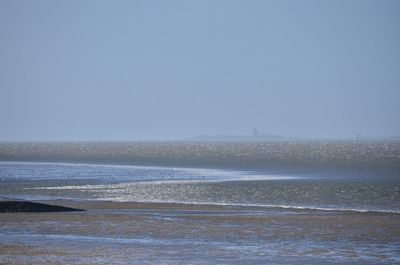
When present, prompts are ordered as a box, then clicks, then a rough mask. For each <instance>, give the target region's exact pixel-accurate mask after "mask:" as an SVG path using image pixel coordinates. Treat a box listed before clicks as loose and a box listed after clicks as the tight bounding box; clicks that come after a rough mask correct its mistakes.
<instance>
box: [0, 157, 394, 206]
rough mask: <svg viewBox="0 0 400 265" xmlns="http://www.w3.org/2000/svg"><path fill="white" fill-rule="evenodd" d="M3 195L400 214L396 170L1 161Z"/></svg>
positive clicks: (0, 176)
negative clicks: (274, 169) (288, 171)
mask: <svg viewBox="0 0 400 265" xmlns="http://www.w3.org/2000/svg"><path fill="white" fill-rule="evenodd" d="M0 181H1V184H2V185H1V188H0V195H1V196H3V197H14V198H16V197H17V198H30V199H32V198H35V199H51V198H54V199H55V198H72V199H98V200H111V201H137V202H178V203H198V204H219V205H242V206H245V205H249V206H251V205H253V206H265V207H284V208H291V207H293V208H308V209H326V210H354V211H382V212H400V177H399V176H397V175H396V174H383V173H381V174H379V173H376V172H375V173H369V174H367V173H364V174H361V173H356V172H353V173H352V172H337V173H335V172H332V171H330V172H320V173H319V174H318V173H315V172H314V173H313V174H304V173H303V174H301V175H295V174H279V173H276V172H275V173H274V174H271V173H268V172H265V171H259V172H254V171H234V170H216V169H190V168H163V167H136V166H111V165H109V166H105V165H82V164H54V163H11V162H3V163H0Z"/></svg>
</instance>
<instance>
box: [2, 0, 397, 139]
mask: <svg viewBox="0 0 400 265" xmlns="http://www.w3.org/2000/svg"><path fill="white" fill-rule="evenodd" d="M399 14H400V1H396V0H394V1H378V0H376V1H367V0H360V1H356V0H352V1H349V0H343V1H322V0H316V1H282V0H279V1H248V0H242V1H232V0H226V1H222V0H211V1H205V0H199V1H186V0H182V1H152V0H150V1H149V0H145V1H133V0H132V1H111V0H110V1H97V0H96V1H87V0H86V1H71V0H65V1H53V0H49V1H40V0H39V1H28V0H27V1H18V0H17V1H15V0H7V1H6V0H0V141H1V140H2V141H9V140H146V139H147V140H148V139H177V138H187V137H191V136H196V135H200V134H210V135H214V134H231V135H245V134H251V130H252V129H253V128H254V127H256V128H258V130H259V131H260V132H261V133H276V134H284V135H297V136H311V137H347V136H354V135H356V134H365V135H368V134H372V135H377V136H390V135H400V15H399Z"/></svg>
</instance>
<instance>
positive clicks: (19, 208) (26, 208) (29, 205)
mask: <svg viewBox="0 0 400 265" xmlns="http://www.w3.org/2000/svg"><path fill="white" fill-rule="evenodd" d="M74 211H84V210H81V209H75V208H69V207H64V206H57V205H50V204H44V203H37V202H29V201H0V212H3V213H7V212H14V213H16V212H74Z"/></svg>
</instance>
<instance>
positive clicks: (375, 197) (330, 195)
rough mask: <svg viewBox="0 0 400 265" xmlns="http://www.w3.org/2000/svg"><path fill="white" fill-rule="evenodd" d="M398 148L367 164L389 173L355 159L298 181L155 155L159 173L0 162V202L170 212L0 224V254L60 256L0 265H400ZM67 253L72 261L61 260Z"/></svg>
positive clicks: (113, 165)
mask: <svg viewBox="0 0 400 265" xmlns="http://www.w3.org/2000/svg"><path fill="white" fill-rule="evenodd" d="M378 145H379V143H378ZM211 146H212V145H211ZM224 146H225V144H224ZM398 146H399V144H398V143H396V145H395V148H392V149H390V148H389V149H387V148H386V147H385V148H383V149H384V150H386V151H387V152H389V154H390V155H389V156H386V158H388V157H389V159H386V160H385V157H384V159H382V156H384V155H379V154H378V155H377V154H372V156H373V157H381V162H382V161H384V162H385V161H386V162H387V161H391V163H390V164H389V166H388V167H387V168H385V166H381V167H379V166H380V165H387V164H388V163H386V162H385V163H386V164H385V163H383V162H382V163H381V164H379V163H380V161H378V160H376V159H375V162H376V161H378V162H376V163H375V162H371V164H374V163H375V164H374V165H378V166H375V167H373V168H369V167H368V166H365V165H364V164H362V162H363V161H361V160H360V159H359V160H357V163H358V164H357V165H358V166H357V167H343V166H337V167H336V168H335V165H337V163H336V164H335V163H333V164H332V166H330V167H326V168H321V167H311V169H312V170H305V169H307V167H308V168H310V167H309V163H308V162H307V163H306V164H305V166H304V167H302V169H301V170H296V169H295V168H294V167H287V166H282V165H280V166H279V165H278V166H273V167H271V168H269V167H268V166H265V167H255V166H254V167H253V166H252V164H249V166H247V167H236V168H235V167H232V166H229V163H221V164H220V166H218V165H217V166H216V165H215V164H213V163H212V160H213V157H211V158H210V159H209V160H207V161H208V164H206V165H205V166H202V167H200V166H193V165H195V164H193V163H192V164H190V163H187V160H185V162H186V163H182V166H177V165H175V164H174V163H171V164H172V165H171V166H168V165H166V164H168V163H166V161H167V162H168V161H172V160H168V157H167V158H165V157H166V156H162V155H160V157H162V159H161V158H160V161H162V163H161V162H160V163H159V164H160V166H156V165H140V163H138V164H139V165H129V164H127V163H126V160H121V161H122V162H124V163H121V164H118V161H116V160H110V161H109V163H108V162H107V161H106V160H105V159H99V158H98V157H97V160H95V161H89V160H88V159H76V160H75V161H66V162H63V161H61V160H63V159H62V157H61V158H60V154H59V153H57V154H56V155H55V156H54V161H51V160H52V159H51V157H46V158H45V159H43V157H41V159H38V161H36V162H33V161H15V160H18V159H8V160H14V161H3V162H0V200H3V201H5V200H30V201H44V202H46V203H49V202H50V203H51V202H53V203H54V204H57V203H58V202H62V201H73V202H75V205H77V206H79V203H80V202H81V203H82V205H84V203H88V202H91V203H101V202H108V203H114V204H118V203H121V204H124V205H127V204H129V203H145V204H149V205H150V204H151V203H155V204H173V205H176V206H174V208H173V210H171V209H164V210H163V209H161V210H160V209H158V210H154V209H150V208H151V207H150V208H149V209H125V210H124V209H120V208H121V207H118V211H116V210H110V209H108V210H101V209H97V210H91V211H87V212H82V213H74V214H71V216H72V217H68V218H66V220H63V221H62V220H61V221H60V220H59V219H57V218H58V217H57V218H56V216H57V215H33V217H32V215H21V214H20V215H18V214H16V215H15V214H14V215H5V214H0V234H1V237H0V246H1V245H3V246H7V248H10V246H18V248H20V246H24V247H27V246H31V247H35V248H43V247H44V246H51V248H52V249H55V252H56V253H58V254H52V255H50V256H51V257H49V255H47V254H43V255H39V254H37V253H38V252H37V250H35V251H36V252H34V253H36V254H35V255H33V254H29V255H28V254H26V256H24V255H22V256H21V255H20V256H15V255H13V254H12V253H15V251H14V252H7V251H5V250H4V249H3V250H2V249H1V248H0V263H1V262H7V263H9V262H11V263H13V261H17V262H16V264H25V263H24V260H25V261H29V260H30V261H35V262H38V263H43V264H46V262H48V261H50V263H48V264H51V263H60V264H69V262H73V263H74V264H87V263H90V264H109V263H115V264H300V263H306V264H355V263H357V264H400V174H399V170H398V169H397V167H396V165H397V161H398V160H399V159H400V158H399V157H398V154H397V152H398V150H399V148H398ZM7 148H9V147H7ZM52 148H53V147H52ZM190 148H193V147H190ZM190 148H189V149H190ZM207 148H208V149H207V150H209V149H210V148H209V146H208V147H207ZM296 148H297V147H296ZM368 148H369V147H368ZM368 148H367V151H371V149H368ZM374 148H375V147H374V146H373V147H372V150H373V149H374ZM289 149H290V148H289ZM378 149H379V148H378ZM7 150H10V149H7ZM362 150H364V151H365V149H362ZM388 150H389V151H388ZM393 150H394V151H393ZM0 151H1V150H0ZM96 152H99V151H98V150H97V151H96ZM222 153H223V152H222ZM57 155H58V157H57ZM69 155H70V154H69ZM169 155H171V154H169ZM247 155H248V154H247ZM301 155H302V156H304V154H301ZM106 156H107V154H105V157H106ZM110 156H112V154H110ZM167 156H168V152H167ZM306 156H307V155H306ZM353 156H355V157H358V158H359V157H360V156H357V152H356V155H354V154H353ZM370 156H371V155H370ZM0 157H1V152H0ZM30 158H32V156H31V157H30ZM174 159H175V160H174V161H176V158H174ZM197 159H200V160H201V159H203V160H204V159H205V158H204V154H203V155H202V156H201V157H200V156H199V157H198V158H197ZM20 160H22V159H20ZM31 160H32V159H31ZM40 160H42V161H40ZM43 160H45V161H43ZM64 160H68V159H64ZM195 160H196V158H195V159H194V160H193V161H195ZM226 161H228V160H226ZM226 161H225V162H226ZM234 161H237V160H234ZM346 161H347V160H346ZM354 161H356V159H355V160H354ZM360 161H361V162H360ZM139 162H143V161H142V160H140V161H139ZM152 162H154V160H152ZM133 164H134V163H133ZM155 164H156V163H155ZM207 165H212V167H211V166H207ZM226 165H228V166H226ZM393 165H394V166H393ZM122 208H123V207H122ZM99 216H100V217H99ZM18 218H20V219H18ZM62 218H64V217H62ZM69 218H72V219H69ZM74 218H75V219H74ZM36 219H37V220H38V221H34V220H36ZM15 220H19V221H18V222H17V221H15ZM133 220H134V221H133ZM14 221H15V222H14ZM17 223H18V224H17ZM88 227H90V229H89V228H88ZM66 246H68V247H66ZM74 246H75V247H74ZM71 247H72V250H71ZM122 250H124V251H122ZM132 251H133V252H132ZM67 252H68V253H75V255H77V257H76V258H74V259H72V260H71V259H66V258H65V256H63V254H59V253H67ZM10 253H11V254H10ZM27 253H29V252H27ZM43 253H47V252H43ZM88 253H89V254H88ZM90 253H97V254H96V255H95V256H93V255H91V254H90ZM116 253H119V254H118V255H117V254H116ZM80 257H81V258H80ZM83 257H84V258H83ZM69 258H71V257H69ZM18 262H19V263H18ZM26 264H29V262H28V263H26Z"/></svg>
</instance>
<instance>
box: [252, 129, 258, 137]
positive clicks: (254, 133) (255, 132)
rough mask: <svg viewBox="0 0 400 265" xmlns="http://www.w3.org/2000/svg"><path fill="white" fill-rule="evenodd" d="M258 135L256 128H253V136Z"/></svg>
mask: <svg viewBox="0 0 400 265" xmlns="http://www.w3.org/2000/svg"><path fill="white" fill-rule="evenodd" d="M258 136H259V134H258V130H257V128H254V129H253V137H258Z"/></svg>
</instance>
